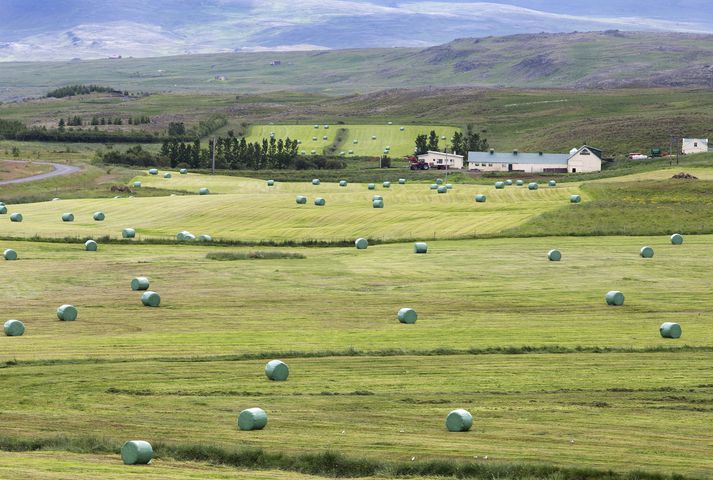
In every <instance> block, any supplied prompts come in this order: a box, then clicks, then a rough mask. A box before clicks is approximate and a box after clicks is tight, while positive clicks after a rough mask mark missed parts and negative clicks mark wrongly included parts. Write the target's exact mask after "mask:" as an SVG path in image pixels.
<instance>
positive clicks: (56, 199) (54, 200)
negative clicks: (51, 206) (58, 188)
mask: <svg viewBox="0 0 713 480" xmlns="http://www.w3.org/2000/svg"><path fill="white" fill-rule="evenodd" d="M59 200H61V199H60V198H59V197H54V198H53V199H52V201H53V202H58V201H59Z"/></svg>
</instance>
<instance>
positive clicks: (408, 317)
mask: <svg viewBox="0 0 713 480" xmlns="http://www.w3.org/2000/svg"><path fill="white" fill-rule="evenodd" d="M396 318H398V319H399V322H401V323H408V324H414V323H416V320H417V319H418V315H417V314H416V310H414V309H413V308H402V309H401V310H399V313H397V314H396Z"/></svg>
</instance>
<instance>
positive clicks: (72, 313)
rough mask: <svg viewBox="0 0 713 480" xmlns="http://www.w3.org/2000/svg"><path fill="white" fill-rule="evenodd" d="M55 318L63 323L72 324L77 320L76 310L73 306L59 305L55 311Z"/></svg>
mask: <svg viewBox="0 0 713 480" xmlns="http://www.w3.org/2000/svg"><path fill="white" fill-rule="evenodd" d="M57 318H59V319H60V320H62V321H63V322H73V321H75V320H76V319H77V308H76V307H75V306H74V305H61V306H60V307H59V308H58V309H57Z"/></svg>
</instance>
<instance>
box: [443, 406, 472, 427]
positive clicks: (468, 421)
mask: <svg viewBox="0 0 713 480" xmlns="http://www.w3.org/2000/svg"><path fill="white" fill-rule="evenodd" d="M472 426H473V415H471V414H470V412H469V411H468V410H463V409H462V408H459V409H457V410H453V411H452V412H451V413H449V414H448V416H447V417H446V428H447V429H448V431H449V432H467V431H468V430H470V427H472Z"/></svg>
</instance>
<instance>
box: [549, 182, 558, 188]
mask: <svg viewBox="0 0 713 480" xmlns="http://www.w3.org/2000/svg"><path fill="white" fill-rule="evenodd" d="M548 185H549V186H550V187H556V186H557V182H556V181H554V180H550V181H549V182H548Z"/></svg>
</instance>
